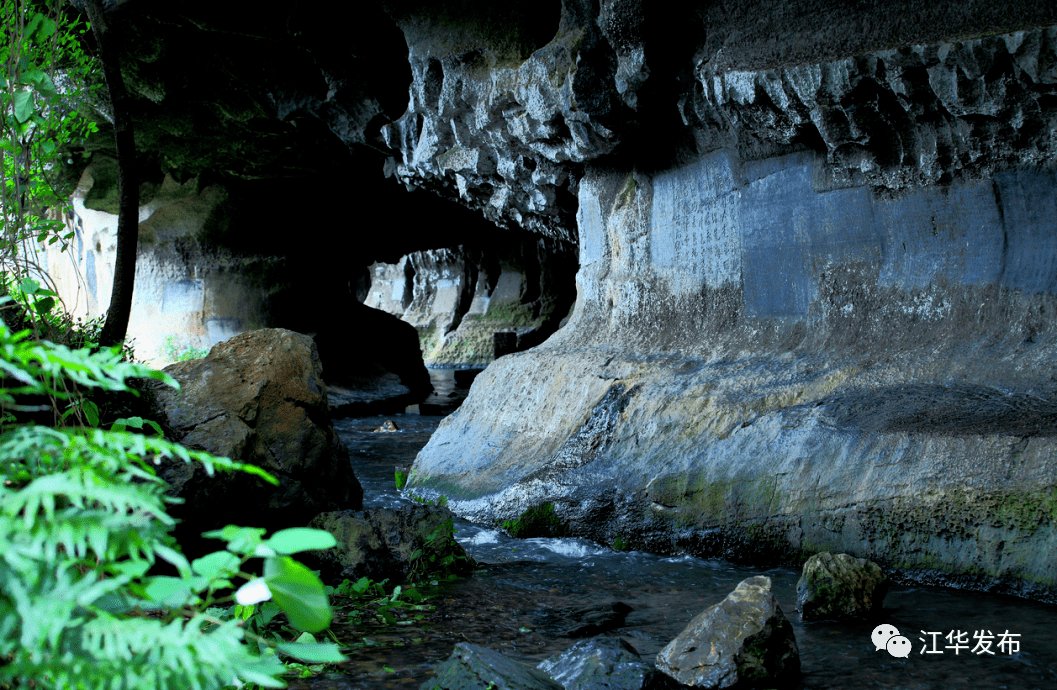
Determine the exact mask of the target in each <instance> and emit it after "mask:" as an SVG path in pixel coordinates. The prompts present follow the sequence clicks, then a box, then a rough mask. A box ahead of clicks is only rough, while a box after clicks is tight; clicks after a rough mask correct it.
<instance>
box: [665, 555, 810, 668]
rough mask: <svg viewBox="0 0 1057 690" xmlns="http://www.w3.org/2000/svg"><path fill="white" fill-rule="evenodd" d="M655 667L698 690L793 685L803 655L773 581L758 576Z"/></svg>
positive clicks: (706, 615) (704, 616) (695, 625)
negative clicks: (699, 689) (762, 685)
mask: <svg viewBox="0 0 1057 690" xmlns="http://www.w3.org/2000/svg"><path fill="white" fill-rule="evenodd" d="M657 668H659V669H660V670H661V671H663V672H664V673H666V674H668V675H669V676H671V677H672V678H675V679H676V680H677V681H679V682H680V683H682V684H684V685H689V686H690V687H695V688H729V687H734V686H736V685H738V684H743V685H752V684H756V683H764V684H767V683H768V682H774V683H776V684H780V685H785V684H788V683H790V682H792V681H794V680H795V679H796V677H797V676H798V675H799V673H800V652H799V650H798V649H797V645H796V638H795V637H794V635H793V627H792V625H790V623H789V620H788V619H787V618H786V617H785V614H784V613H782V607H781V606H780V605H779V604H778V600H777V599H776V598H775V596H774V594H772V593H771V579H770V578H768V577H766V576H763V575H758V576H756V577H751V578H749V579H747V580H745V581H743V582H742V583H741V584H739V585H738V586H737V588H735V590H734V591H733V592H731V593H730V594H729V595H727V598H726V599H724V600H723V601H721V602H720V603H718V604H716V605H715V606H712V607H711V608H709V609H707V610H706V611H704V612H703V613H701V614H700V615H698V616H697V617H696V618H694V619H693V620H692V621H690V624H689V625H687V626H686V629H685V630H684V631H683V632H682V633H680V634H679V636H678V637H676V638H675V639H674V640H672V641H671V643H670V644H669V645H668V646H667V647H665V648H664V649H663V650H661V653H660V654H658V655H657Z"/></svg>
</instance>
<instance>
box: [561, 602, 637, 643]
mask: <svg viewBox="0 0 1057 690" xmlns="http://www.w3.org/2000/svg"><path fill="white" fill-rule="evenodd" d="M633 610H634V609H632V608H631V607H630V606H628V605H627V604H625V603H624V602H622V601H611V602H609V603H606V604H598V605H596V606H587V607H585V608H580V609H573V610H563V611H556V612H554V613H551V614H548V615H547V616H546V617H545V618H544V620H545V624H546V625H548V627H554V628H557V629H558V630H559V631H560V632H559V633H558V634H560V635H561V636H562V637H573V638H579V637H594V636H595V635H601V634H602V633H605V632H609V631H610V630H616V629H617V628H622V627H624V621H625V619H627V617H628V614H629V613H631V612H632V611H633ZM547 619H550V620H547Z"/></svg>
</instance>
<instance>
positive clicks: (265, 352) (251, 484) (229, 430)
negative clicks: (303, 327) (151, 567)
mask: <svg viewBox="0 0 1057 690" xmlns="http://www.w3.org/2000/svg"><path fill="white" fill-rule="evenodd" d="M165 371H166V372H167V373H168V374H169V375H171V376H172V377H173V378H175V379H176V380H177V381H179V382H180V386H181V388H180V390H179V391H175V390H173V389H171V388H168V387H166V386H160V385H156V386H154V387H153V388H152V389H151V390H152V391H153V395H154V397H155V400H156V407H157V410H158V415H159V421H160V422H161V424H162V426H163V428H165V429H166V433H167V435H171V437H172V438H173V440H175V441H178V442H180V443H182V444H183V445H185V446H187V447H189V448H197V449H201V450H206V451H209V452H210V453H213V454H214V455H221V456H226V457H229V458H231V459H233V460H236V461H239V462H244V463H248V464H251V465H256V466H258V467H260V468H262V469H264V470H266V471H268V472H269V473H271V474H272V475H273V476H275V477H276V478H277V479H278V480H279V486H272V485H271V484H268V483H266V482H264V481H262V480H259V479H257V478H255V477H251V476H250V475H246V474H243V473H238V472H233V473H227V474H218V475H216V476H213V477H207V476H206V474H205V472H204V470H203V469H202V468H201V467H200V466H198V465H185V464H184V463H182V462H181V463H164V464H163V465H162V466H161V468H160V471H159V475H160V476H161V477H162V478H163V479H165V480H166V481H167V482H169V484H170V485H171V486H172V491H173V493H174V494H175V495H177V496H180V497H181V498H183V499H184V501H185V503H184V504H183V505H180V506H174V508H175V510H174V514H177V515H178V516H179V517H180V518H181V519H182V520H183V521H184V525H185V528H186V529H188V530H191V531H193V530H194V529H197V527H201V529H202V530H204V529H210V528H215V527H221V526H223V525H225V524H228V523H234V524H243V523H244V522H245V521H246V517H247V516H253V524H254V525H259V526H266V527H278V526H283V527H287V526H289V525H290V524H297V523H298V522H307V521H308V519H310V518H311V517H312V515H314V514H316V513H319V512H321V511H323V510H332V509H338V508H350V507H351V508H358V507H360V505H361V501H362V496H363V490H362V488H361V487H360V483H359V482H358V481H357V479H356V477H355V476H354V475H353V472H352V469H351V468H350V466H349V455H348V452H347V451H346V450H345V447H344V446H343V445H342V444H341V441H340V440H339V439H338V437H337V435H336V434H335V432H334V428H333V425H332V424H331V421H330V417H329V416H328V406H327V396H326V392H325V389H324V386H323V380H322V378H321V365H320V361H319V356H318V354H317V353H316V348H315V345H314V344H313V343H312V339H311V338H309V337H308V336H305V335H301V334H299V333H294V332H293V331H287V330H283V329H265V330H260V331H252V332H249V333H243V334H242V335H239V336H236V337H234V338H232V339H230V340H227V341H225V342H223V343H220V344H219V345H217V346H215V347H214V348H213V349H212V350H211V351H210V353H209V355H208V356H207V357H205V358H203V359H196V360H191V361H187V362H178V363H176V364H173V365H171V366H169V367H166V369H165ZM199 531H201V530H199Z"/></svg>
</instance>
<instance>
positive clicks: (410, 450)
mask: <svg viewBox="0 0 1057 690" xmlns="http://www.w3.org/2000/svg"><path fill="white" fill-rule="evenodd" d="M385 419H386V418H384V417H376V418H365V419H345V420H338V421H336V422H335V427H336V428H337V430H338V433H339V434H340V435H341V438H342V440H343V441H344V442H345V444H346V446H348V448H349V452H350V454H351V455H352V457H353V464H354V468H355V470H356V474H357V476H358V477H359V478H360V481H361V483H362V484H363V486H364V492H365V493H364V504H365V505H366V506H368V507H369V506H390V507H395V506H398V505H400V504H402V503H405V502H406V501H407V498H406V496H404V495H403V494H402V493H401V492H399V491H397V490H396V489H395V488H394V485H393V466H394V465H400V466H408V465H410V464H411V463H412V461H413V460H414V457H415V455H416V454H417V452H418V450H419V449H420V448H421V447H422V446H423V445H425V443H426V441H427V440H428V439H429V436H430V434H431V433H432V432H433V430H434V429H435V428H436V425H437V424H438V423H439V421H440V419H441V418H440V417H424V416H417V415H397V416H394V417H390V419H392V420H393V421H395V422H396V424H397V425H398V426H399V427H400V428H401V431H399V432H396V433H375V432H373V431H372V430H373V429H375V428H377V427H378V426H379V425H380V424H381V423H382V422H384V421H385ZM456 529H457V534H456V538H457V539H458V540H459V541H460V543H462V544H463V546H464V547H465V548H466V550H467V551H468V552H470V553H471V554H472V555H473V557H474V558H475V559H477V560H478V561H479V562H481V563H482V564H487V565H483V566H482V569H481V570H480V571H478V572H477V573H475V574H474V575H473V577H470V578H466V579H463V580H458V581H452V582H443V583H440V584H439V585H438V586H437V587H436V588H432V589H433V593H435V594H438V595H439V596H438V598H436V599H434V600H433V601H432V603H434V604H435V605H436V610H435V611H431V612H427V613H426V614H425V618H423V619H422V620H420V621H417V622H410V623H408V624H406V625H401V626H394V627H389V628H384V627H382V626H378V625H376V624H374V623H362V622H361V623H359V624H355V625H351V624H348V623H347V622H343V618H342V615H341V614H340V613H339V615H338V617H337V619H336V623H335V626H334V629H335V630H336V631H338V636H339V638H340V639H342V641H343V642H347V641H355V642H358V643H359V644H361V645H363V646H362V647H360V648H357V649H355V650H353V651H352V652H351V653H350V654H349V656H350V662H348V663H347V664H345V665H343V667H342V671H343V675H342V676H340V677H338V676H334V677H330V678H327V679H313V680H312V681H311V682H310V683H306V684H303V685H299V684H296V683H293V684H291V687H305V688H308V687H311V688H313V690H321V689H322V688H401V687H408V688H417V687H418V686H419V685H420V684H421V683H422V682H424V681H425V680H426V679H428V678H429V677H430V675H431V669H432V668H433V667H434V666H435V665H436V664H437V663H439V662H440V661H443V660H444V659H446V658H447V657H448V656H450V654H451V651H452V648H453V647H454V645H455V644H456V643H457V642H460V641H470V642H473V643H475V644H481V645H484V646H488V647H492V648H494V649H497V650H499V651H502V652H503V653H505V654H508V655H510V656H513V657H517V658H520V659H523V660H525V661H531V662H532V663H534V664H535V663H538V662H539V661H541V660H543V659H544V658H546V657H547V656H549V655H551V654H554V653H556V652H560V651H562V650H564V649H566V648H568V647H570V646H572V644H573V643H574V642H576V640H573V639H569V638H565V637H560V636H559V635H560V632H561V629H562V625H561V618H560V616H559V615H558V613H559V612H561V611H562V610H571V609H576V608H582V607H586V606H589V605H592V604H604V603H607V602H612V601H622V602H624V603H626V604H628V605H630V606H631V607H632V608H633V609H634V610H633V611H632V612H631V613H630V614H629V615H628V617H627V620H626V622H625V626H624V627H622V628H620V629H618V630H616V631H614V632H611V633H607V635H609V636H617V635H619V636H620V637H622V638H623V639H624V640H625V641H627V642H628V643H630V644H631V645H632V646H633V647H635V649H636V650H637V651H638V652H639V653H640V654H641V655H642V656H643V657H644V658H645V659H647V660H648V661H652V659H653V657H654V656H655V655H656V654H657V652H658V651H660V650H661V649H662V648H663V647H664V646H665V645H666V644H667V643H668V642H669V641H670V640H671V639H672V638H673V637H675V636H676V635H678V634H679V633H680V632H681V631H682V630H683V628H684V627H685V626H686V624H687V623H688V622H689V621H690V619H691V618H693V617H694V616H696V615H697V614H698V613H700V612H701V611H703V610H704V609H706V608H707V607H709V606H711V605H713V604H715V603H717V602H719V601H720V600H722V599H723V597H725V596H726V595H727V594H728V593H729V592H730V591H731V590H732V589H734V587H736V586H737V584H738V583H739V582H740V581H742V580H743V579H745V578H747V577H751V576H753V575H759V574H765V575H767V576H769V577H770V578H771V579H772V581H773V588H774V592H775V594H776V596H777V597H778V599H779V601H780V602H781V606H782V608H783V610H784V611H785V613H786V616H787V617H788V618H789V620H790V622H791V623H792V625H793V629H794V631H795V633H796V639H797V643H798V645H799V648H800V658H801V666H802V672H803V673H802V681H801V684H800V685H799V687H801V688H805V689H811V690H824V689H828V688H863V687H866V688H870V687H877V688H897V689H905V690H926V689H936V690H940V689H942V690H947V689H948V688H961V687H966V688H969V687H971V688H987V689H991V688H1007V689H1009V690H1020V689H1025V690H1027V689H1035V688H1037V689H1039V690H1043V689H1047V690H1052V689H1053V688H1057V606H1052V605H1047V604H1039V603H1035V602H1031V601H1027V600H1022V599H1016V598H1013V597H1002V596H993V595H983V594H977V593H973V592H961V591H955V590H947V589H942V588H936V587H908V586H893V587H892V588H891V590H890V591H889V594H888V596H887V598H886V599H885V602H884V609H885V610H884V615H883V616H882V617H881V618H880V619H879V620H877V621H873V622H852V623H803V622H801V621H800V617H799V615H797V613H796V611H795V603H796V581H797V578H798V577H799V573H798V572H795V571H792V570H787V569H772V570H766V571H759V570H752V569H746V568H739V567H735V566H733V565H731V564H729V563H726V562H723V561H716V560H704V559H700V558H693V557H689V556H681V557H674V558H665V557H660V556H654V555H651V554H647V553H642V552H634V551H633V552H627V553H621V552H616V551H613V550H611V549H609V548H607V547H604V546H599V545H597V544H594V543H592V542H588V541H584V540H581V539H526V540H516V539H510V538H509V537H507V536H506V535H504V534H503V533H502V532H499V531H497V530H495V529H492V528H490V527H486V526H479V525H474V524H471V523H468V522H465V521H461V520H458V521H456ZM878 623H888V624H890V625H894V626H896V627H897V628H898V629H899V631H900V632H901V633H902V634H903V635H904V636H905V637H907V638H908V639H909V640H910V642H911V643H912V650H911V654H910V655H909V657H907V658H895V657H893V656H891V655H890V654H889V653H888V652H887V651H886V650H880V651H876V650H875V647H874V645H873V643H872V642H871V639H870V634H871V632H872V630H873V628H874V626H876V625H877V624H878ZM958 631H964V632H965V633H966V638H967V639H968V640H969V644H970V647H972V646H973V645H974V644H975V641H974V640H973V635H974V632H977V631H981V634H983V631H990V632H991V633H992V634H993V635H994V638H993V640H992V646H991V651H993V652H994V655H988V654H983V653H976V654H974V653H973V652H972V649H971V648H970V649H960V650H957V653H956V651H955V650H954V649H953V648H946V647H947V646H948V645H952V642H950V641H948V640H947V639H946V635H947V634H948V633H952V632H953V633H955V636H956V634H957V632H958ZM1007 631H1008V632H1009V633H1011V634H1012V635H1019V637H1018V638H1012V639H1016V640H1017V641H1019V651H1017V652H1016V653H1013V654H1009V653H1005V651H1003V650H1000V649H999V648H998V642H999V638H1000V636H1001V634H1002V633H1005V632H1007ZM930 632H932V633H940V635H939V636H938V637H936V638H935V639H936V641H937V643H938V644H937V645H936V646H935V647H933V646H930V645H931V640H932V639H933V636H930V635H928V634H927V633H930ZM363 638H367V640H369V641H370V642H371V643H373V644H369V645H368V644H367V643H365V642H363ZM922 638H924V639H922ZM397 645H398V646H397ZM933 649H935V650H938V651H939V652H941V653H922V652H923V651H924V652H929V651H931V650H933Z"/></svg>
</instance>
